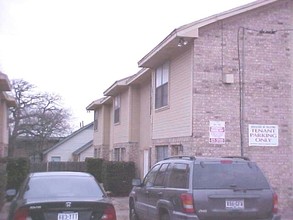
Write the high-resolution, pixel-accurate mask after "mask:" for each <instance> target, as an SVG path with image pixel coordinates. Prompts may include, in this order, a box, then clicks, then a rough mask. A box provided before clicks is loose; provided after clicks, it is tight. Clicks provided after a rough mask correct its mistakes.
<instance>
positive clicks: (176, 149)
mask: <svg viewBox="0 0 293 220" xmlns="http://www.w3.org/2000/svg"><path fill="white" fill-rule="evenodd" d="M182 154H183V146H182V145H181V144H178V145H172V146H171V155H172V156H177V155H182Z"/></svg>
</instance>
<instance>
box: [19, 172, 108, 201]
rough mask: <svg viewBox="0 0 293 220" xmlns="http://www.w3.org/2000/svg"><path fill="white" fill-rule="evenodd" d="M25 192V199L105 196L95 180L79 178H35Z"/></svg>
mask: <svg viewBox="0 0 293 220" xmlns="http://www.w3.org/2000/svg"><path fill="white" fill-rule="evenodd" d="M25 190H26V191H25V193H24V198H25V199H29V198H30V199H37V198H48V199H49V198H61V197H62V198H64V197H68V198H74V197H89V198H95V199H100V198H102V197H103V195H104V194H103V191H102V190H101V188H100V187H99V185H98V184H97V183H96V181H95V180H94V179H93V178H87V177H77V176H76V177H74V176H56V177H55V176H49V177H33V178H31V179H30V181H29V184H28V186H27V187H26V189H25Z"/></svg>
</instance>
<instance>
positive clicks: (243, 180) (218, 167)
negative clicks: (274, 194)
mask: <svg viewBox="0 0 293 220" xmlns="http://www.w3.org/2000/svg"><path fill="white" fill-rule="evenodd" d="M269 187H270V186H269V184H268V182H267V180H266V178H265V177H264V175H263V173H262V172H261V171H260V170H259V168H258V167H257V166H256V164H254V163H202V164H197V165H195V167H194V173H193V188H194V189H235V190H237V189H268V188H269Z"/></svg>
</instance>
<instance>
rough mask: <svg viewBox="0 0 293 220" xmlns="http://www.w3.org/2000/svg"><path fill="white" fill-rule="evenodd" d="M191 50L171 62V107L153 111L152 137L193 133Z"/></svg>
mask: <svg viewBox="0 0 293 220" xmlns="http://www.w3.org/2000/svg"><path fill="white" fill-rule="evenodd" d="M191 51H192V50H191V49H190V50H187V51H186V52H184V53H183V54H182V55H180V56H178V57H177V58H175V59H173V60H171V62H170V75H169V108H167V109H164V110H157V111H155V112H154V113H153V130H152V137H153V138H154V139H157V138H168V137H178V136H190V135H191V132H192V123H191V119H192V107H191V106H192V102H191V101H192V90H191V88H192V73H191V72H192V61H191V57H192V52H191ZM153 97H155V96H153ZM153 102H154V100H153Z"/></svg>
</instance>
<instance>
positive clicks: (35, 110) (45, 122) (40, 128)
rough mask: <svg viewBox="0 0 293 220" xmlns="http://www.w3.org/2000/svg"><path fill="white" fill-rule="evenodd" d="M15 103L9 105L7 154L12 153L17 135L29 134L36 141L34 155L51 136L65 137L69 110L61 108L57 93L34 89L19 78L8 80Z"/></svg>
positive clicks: (67, 128)
mask: <svg viewBox="0 0 293 220" xmlns="http://www.w3.org/2000/svg"><path fill="white" fill-rule="evenodd" d="M12 88H13V91H12V92H13V93H14V96H15V99H16V102H17V107H16V108H13V109H11V115H10V118H9V124H10V129H11V135H10V140H9V156H13V155H14V149H15V145H16V140H17V138H18V137H30V138H31V139H32V140H33V141H34V142H35V143H38V144H37V147H36V149H34V152H33V153H34V155H37V154H40V153H41V152H42V150H44V147H45V146H46V141H47V140H48V138H51V137H65V136H67V135H68V134H69V133H70V132H71V127H70V124H69V119H70V116H71V115H70V113H69V111H68V110H66V109H64V108H62V106H61V101H62V100H61V97H60V96H59V95H55V94H50V93H40V92H36V91H35V88H36V87H35V86H34V85H32V84H30V83H28V82H26V81H24V80H22V79H16V80H12Z"/></svg>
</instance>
